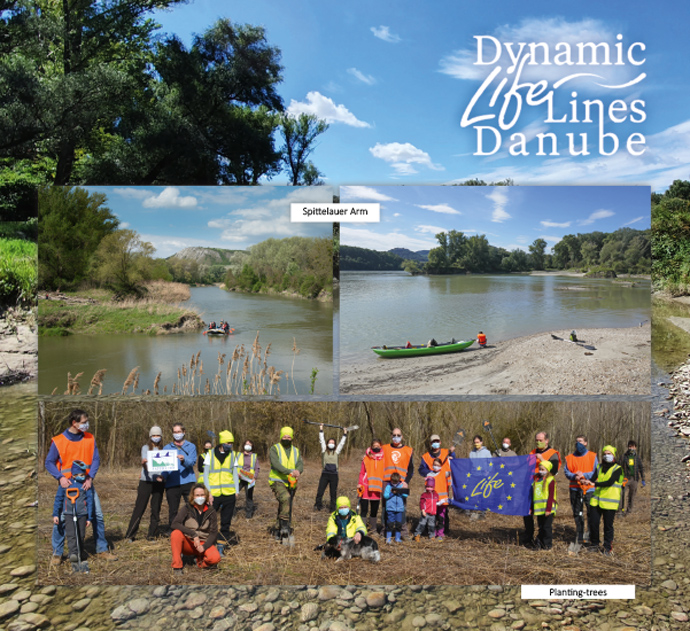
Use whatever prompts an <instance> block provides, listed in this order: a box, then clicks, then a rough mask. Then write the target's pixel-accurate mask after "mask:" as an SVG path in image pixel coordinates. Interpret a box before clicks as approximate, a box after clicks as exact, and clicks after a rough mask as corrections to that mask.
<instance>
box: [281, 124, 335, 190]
mask: <svg viewBox="0 0 690 631" xmlns="http://www.w3.org/2000/svg"><path fill="white" fill-rule="evenodd" d="M327 129H328V123H326V121H322V120H319V119H318V118H317V117H316V115H315V114H300V115H299V116H297V117H294V116H290V115H289V114H284V115H283V116H282V117H281V119H280V132H281V134H282V136H283V146H282V148H281V153H282V155H283V162H284V164H285V167H286V170H287V172H288V175H289V177H290V183H291V184H292V185H293V186H299V185H300V184H306V183H309V182H312V183H313V181H314V179H316V180H318V178H319V176H320V175H322V174H321V173H319V171H318V169H316V167H315V166H314V165H313V164H312V163H310V162H308V161H307V158H308V157H309V156H310V155H311V153H312V152H313V151H314V149H315V148H316V146H315V145H314V142H315V141H316V139H317V138H318V137H319V136H320V135H321V134H323V133H324V132H325V131H326V130H327Z"/></svg>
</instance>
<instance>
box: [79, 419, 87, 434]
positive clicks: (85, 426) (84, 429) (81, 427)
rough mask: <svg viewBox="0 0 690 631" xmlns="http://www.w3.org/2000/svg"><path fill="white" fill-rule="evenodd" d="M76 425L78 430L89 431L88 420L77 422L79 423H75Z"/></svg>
mask: <svg viewBox="0 0 690 631" xmlns="http://www.w3.org/2000/svg"><path fill="white" fill-rule="evenodd" d="M77 427H78V428H79V431H80V432H88V431H89V422H88V421H86V423H79V425H77Z"/></svg>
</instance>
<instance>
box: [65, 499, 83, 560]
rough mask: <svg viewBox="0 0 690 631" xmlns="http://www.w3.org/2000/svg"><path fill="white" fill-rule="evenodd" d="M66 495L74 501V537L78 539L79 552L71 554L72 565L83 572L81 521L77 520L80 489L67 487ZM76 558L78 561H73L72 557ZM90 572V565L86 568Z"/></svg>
mask: <svg viewBox="0 0 690 631" xmlns="http://www.w3.org/2000/svg"><path fill="white" fill-rule="evenodd" d="M65 495H66V496H67V499H68V500H69V501H70V502H71V503H72V522H73V523H74V538H75V539H76V541H77V554H76V555H70V559H69V560H70V561H72V567H73V568H74V570H75V571H76V572H81V571H82V560H81V543H80V541H79V536H80V532H79V522H78V520H77V499H78V498H79V489H75V488H74V487H72V488H69V489H65ZM73 558H76V561H73V560H72V559H73ZM83 571H86V572H88V566H87V568H86V569H85V570H83Z"/></svg>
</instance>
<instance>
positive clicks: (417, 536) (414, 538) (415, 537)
mask: <svg viewBox="0 0 690 631" xmlns="http://www.w3.org/2000/svg"><path fill="white" fill-rule="evenodd" d="M420 539H421V537H420V535H415V536H414V537H412V540H413V541H416V542H417V543H419V541H420Z"/></svg>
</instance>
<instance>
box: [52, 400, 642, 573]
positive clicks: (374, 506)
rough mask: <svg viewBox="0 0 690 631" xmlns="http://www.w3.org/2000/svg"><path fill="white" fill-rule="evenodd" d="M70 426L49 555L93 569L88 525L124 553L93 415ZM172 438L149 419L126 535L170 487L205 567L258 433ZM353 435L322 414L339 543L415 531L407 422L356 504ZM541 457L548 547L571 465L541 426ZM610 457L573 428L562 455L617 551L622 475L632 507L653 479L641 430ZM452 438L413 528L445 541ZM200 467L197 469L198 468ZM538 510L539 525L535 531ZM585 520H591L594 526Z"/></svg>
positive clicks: (430, 471)
mask: <svg viewBox="0 0 690 631" xmlns="http://www.w3.org/2000/svg"><path fill="white" fill-rule="evenodd" d="M68 424H69V427H68V428H67V429H66V430H65V431H64V432H62V433H61V434H59V435H58V436H55V437H54V438H53V440H52V442H51V445H50V449H49V451H48V454H47V456H46V461H45V466H46V469H47V471H48V472H49V473H50V474H51V475H52V476H53V477H54V478H55V479H56V480H57V481H58V491H57V493H56V497H55V503H54V510H53V522H54V527H53V537H52V545H53V557H52V564H53V565H57V564H59V563H60V562H61V561H62V557H63V553H64V540H65V535H66V536H67V540H68V548H69V553H70V561H71V562H72V568H73V570H74V571H75V572H88V565H87V564H86V560H85V554H84V550H83V545H82V542H83V540H84V537H85V531H86V527H87V526H88V525H89V523H91V524H92V525H93V528H94V535H95V540H96V550H97V553H98V555H99V556H100V557H102V558H104V559H106V560H115V559H116V558H117V557H116V556H115V555H114V554H112V552H111V551H110V550H109V548H108V542H107V540H106V538H105V525H104V522H103V512H102V510H101V507H100V501H99V498H98V495H97V493H96V489H95V488H94V480H95V478H96V474H97V472H98V469H99V465H100V458H99V454H98V449H97V447H96V444H95V440H94V437H93V435H92V434H91V433H89V431H88V429H89V423H88V415H87V414H86V413H85V412H84V411H82V410H74V411H73V412H71V413H70V415H69V417H68ZM172 438H173V440H172V441H171V442H169V443H167V444H165V445H162V443H163V432H162V430H161V428H160V427H158V426H154V427H151V429H150V431H149V437H148V441H147V443H146V444H145V445H143V446H142V449H141V464H142V468H141V474H140V478H139V485H138V489H137V498H136V501H135V505H134V510H133V512H132V516H131V519H130V522H129V526H128V528H127V532H126V534H125V539H126V540H128V541H133V540H134V538H135V537H136V535H137V532H138V529H139V525H140V522H141V519H142V517H143V515H144V513H145V511H146V508H147V506H149V504H150V520H149V527H148V532H147V538H148V539H153V538H155V537H156V536H157V535H158V530H159V521H160V511H161V507H162V501H163V496H164V495H165V497H166V500H167V503H168V530H167V533H166V534H167V536H169V537H170V546H171V551H172V568H173V570H174V571H175V572H178V573H180V572H182V571H183V559H182V556H183V555H190V556H193V557H194V558H195V559H196V562H197V565H198V566H199V567H201V568H210V567H216V566H217V564H218V563H219V562H220V560H221V558H222V555H223V553H224V551H225V547H226V546H227V545H231V544H233V543H235V542H236V539H235V537H234V534H233V533H232V532H231V531H230V527H231V524H232V519H233V516H234V514H235V509H236V500H237V496H238V495H239V494H240V493H241V492H242V491H243V490H244V492H245V497H246V502H245V516H246V517H247V518H248V519H249V518H251V517H252V516H253V515H254V511H255V503H254V497H253V492H254V488H255V485H256V480H257V477H258V474H259V461H258V457H257V454H256V452H255V449H254V443H253V442H252V441H251V440H245V441H243V442H242V443H241V444H242V449H240V450H235V438H234V436H233V434H232V432H230V431H227V430H225V431H222V432H220V434H219V435H218V444H217V445H216V446H215V447H214V446H213V443H212V442H211V441H207V442H206V443H205V444H204V450H203V451H202V453H200V454H198V453H197V449H196V446H195V445H194V444H193V443H192V442H190V441H188V440H187V439H186V431H185V428H184V426H183V425H182V424H181V423H176V424H174V425H173V426H172ZM293 439H294V430H293V429H292V428H291V427H283V428H282V429H281V430H280V436H279V441H278V442H277V443H276V444H274V445H273V446H272V447H271V448H270V450H269V461H270V472H269V476H268V484H269V486H270V488H271V490H272V492H273V494H274V497H275V499H276V501H277V505H278V511H277V519H276V522H275V525H274V528H273V533H274V535H275V537H276V538H277V539H283V538H285V537H289V536H290V534H291V526H292V524H291V520H292V502H293V499H294V495H295V492H296V490H297V486H298V482H299V479H300V476H301V475H302V473H303V471H304V462H303V458H302V455H301V453H300V450H299V449H298V448H297V447H296V446H295V445H294V442H293ZM346 440H347V429H343V435H342V437H341V439H340V441H339V442H336V439H335V438H328V439H327V440H326V439H325V436H324V428H323V425H322V426H321V427H320V430H319V441H320V444H321V449H322V472H321V477H320V480H319V484H318V490H317V493H316V498H315V502H314V510H315V511H320V510H323V507H324V506H323V496H324V494H325V492H326V489H327V488H329V487H330V503H329V510H330V513H331V514H330V517H329V519H328V524H327V526H326V539H327V542H328V543H329V544H331V545H332V546H335V547H339V545H340V543H341V542H342V541H343V540H344V539H353V540H354V542H355V543H357V544H358V543H360V542H361V541H362V540H363V538H367V539H369V540H370V536H369V535H370V534H374V533H375V532H377V531H378V530H379V525H378V523H377V522H378V515H379V511H380V515H381V524H380V530H381V532H382V533H383V534H384V535H385V541H386V543H388V544H394V543H396V542H400V541H401V540H402V538H403V537H405V538H408V537H409V532H408V527H407V522H408V520H407V500H408V498H409V494H410V481H411V479H412V477H413V475H414V472H415V469H414V462H413V449H412V447H411V446H409V445H407V444H405V442H404V439H403V433H402V431H401V430H400V428H395V429H393V431H392V433H391V438H390V441H389V442H386V443H384V442H383V441H381V440H380V439H377V438H375V439H373V440H372V441H371V444H370V446H369V447H368V448H367V449H366V452H365V454H364V457H363V458H362V464H361V467H360V472H359V477H358V484H357V495H358V502H357V510H356V511H355V510H353V509H352V505H351V502H350V499H349V498H348V497H346V496H338V480H339V455H340V453H341V452H342V449H343V447H344V445H345V443H346ZM535 440H536V447H535V449H533V450H532V452H531V453H532V454H534V455H535V456H536V466H535V474H534V481H533V484H532V486H531V500H530V506H531V509H530V513H529V515H525V517H524V533H523V537H522V543H523V544H525V545H527V546H531V547H535V548H540V549H546V550H548V549H550V548H551V546H552V524H553V517H554V515H555V513H556V510H557V506H558V501H557V492H556V483H555V476H556V475H557V474H558V473H559V470H560V469H561V466H562V460H561V455H560V454H559V453H558V452H557V451H556V450H555V449H553V448H552V447H550V445H549V435H548V434H547V433H546V432H543V431H540V432H538V433H537V434H536V436H535ZM159 451H165V452H167V453H170V452H173V453H175V455H176V459H177V467H176V468H175V470H169V471H165V472H161V473H158V474H155V475H153V474H151V472H150V471H149V467H148V463H149V452H159ZM516 455H517V454H516V452H515V451H513V450H512V448H511V441H510V439H509V438H505V439H504V440H503V441H502V445H501V447H500V448H499V449H497V450H496V451H495V452H494V453H493V454H492V453H491V452H490V451H489V450H488V449H487V448H486V447H485V446H484V444H483V441H482V438H481V436H479V435H477V436H475V437H474V438H473V449H472V451H471V452H470V458H472V459H475V458H489V457H501V458H505V457H513V456H516ZM602 455H603V458H602V460H603V461H602V462H601V463H599V461H598V458H597V454H596V453H595V452H592V451H589V449H588V441H587V437H586V436H583V435H581V436H578V437H577V438H576V444H575V448H574V450H573V452H572V453H570V454H568V455H567V456H566V458H565V466H564V472H565V476H566V478H567V479H568V480H569V483H570V485H569V493H570V502H571V507H572V511H573V516H574V519H575V525H576V533H577V542H578V543H584V544H587V543H588V544H589V545H591V546H593V547H597V548H598V546H599V543H600V538H599V527H600V522H602V521H603V524H604V529H603V530H604V532H603V552H604V554H610V553H611V550H612V543H613V535H614V530H613V522H614V517H615V515H616V512H617V511H619V510H621V509H623V507H624V506H625V497H624V486H625V488H626V489H627V508H626V510H627V512H630V511H631V510H632V507H633V502H634V498H635V492H636V489H637V484H638V482H640V483H641V484H642V486H644V485H645V479H644V470H643V466H642V462H641V459H640V458H639V456H638V454H637V445H636V444H635V443H634V441H630V443H629V444H628V451H626V453H625V454H624V456H623V458H622V459H621V462H620V463H619V462H617V461H616V449H615V447H613V446H611V445H607V446H605V447H604V448H603V450H602ZM454 457H455V447H454V446H451V447H450V448H449V449H445V448H442V447H441V438H440V436H439V435H438V434H433V435H431V437H430V438H429V448H428V450H427V451H426V453H425V454H424V455H423V456H422V458H421V461H420V464H419V467H418V470H417V471H418V473H419V475H420V476H421V477H422V478H423V479H424V492H423V493H422V494H421V497H420V506H419V508H420V515H421V517H420V519H419V521H418V524H417V527H416V530H415V531H414V539H415V540H417V541H419V539H420V537H421V536H422V535H423V534H425V533H426V536H427V537H428V538H429V539H436V540H442V539H443V538H444V537H445V536H446V534H447V532H448V523H449V510H448V507H449V504H450V500H451V497H452V478H451V467H450V461H451V460H452V459H453V458H454ZM195 465H196V467H197V469H198V474H195V472H194V467H195ZM535 517H536V521H537V528H538V532H537V534H536V537H535V523H534V518H535ZM586 525H588V529H587V528H586V527H585V526H586Z"/></svg>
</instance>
